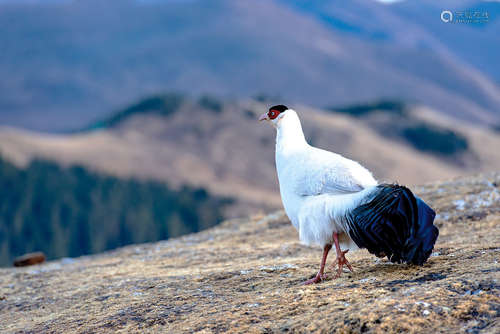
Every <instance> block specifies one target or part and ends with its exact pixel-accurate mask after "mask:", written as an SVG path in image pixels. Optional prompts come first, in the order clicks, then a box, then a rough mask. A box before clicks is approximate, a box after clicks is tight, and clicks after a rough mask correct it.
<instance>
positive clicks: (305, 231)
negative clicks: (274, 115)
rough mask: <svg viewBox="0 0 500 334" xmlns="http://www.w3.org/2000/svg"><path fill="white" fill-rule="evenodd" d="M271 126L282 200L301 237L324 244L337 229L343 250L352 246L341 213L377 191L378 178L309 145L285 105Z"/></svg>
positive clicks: (290, 111)
mask: <svg viewBox="0 0 500 334" xmlns="http://www.w3.org/2000/svg"><path fill="white" fill-rule="evenodd" d="M273 124H274V125H275V127H276V129H277V136H276V168H277V171H278V179H279V184H280V193H281V199H282V201H283V206H284V208H285V211H286V213H287V215H288V217H289V218H290V220H291V221H292V224H293V225H294V226H295V228H296V229H297V230H298V231H299V235H300V240H301V241H302V242H304V243H306V244H317V245H320V246H322V247H323V246H325V245H326V244H331V243H332V234H333V233H334V232H337V233H339V234H340V243H341V245H342V246H343V247H344V248H354V247H356V246H355V244H354V242H353V241H352V240H351V239H350V238H349V237H348V235H347V233H346V232H347V231H346V226H344V224H343V219H342V217H343V215H345V213H346V212H347V211H348V210H351V209H353V208H354V207H356V206H357V205H359V204H360V203H361V202H362V201H363V199H364V198H366V197H367V195H369V194H370V193H371V192H372V191H373V190H374V189H375V186H376V185H377V181H376V180H375V179H374V178H373V176H372V174H371V173H370V172H369V171H368V170H367V169H366V168H364V167H363V166H361V165H360V164H359V163H357V162H355V161H353V160H349V159H346V158H344V157H342V156H341V155H339V154H335V153H332V152H328V151H325V150H321V149H318V148H316V147H312V146H310V145H309V144H308V143H307V141H306V139H305V137H304V133H303V131H302V126H301V124H300V120H299V117H298V116H297V113H296V112H295V111H293V110H291V109H288V110H287V111H286V112H284V113H282V114H280V116H279V117H278V119H276V120H275V121H274V122H273Z"/></svg>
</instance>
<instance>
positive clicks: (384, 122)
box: [0, 93, 500, 217]
mask: <svg viewBox="0 0 500 334" xmlns="http://www.w3.org/2000/svg"><path fill="white" fill-rule="evenodd" d="M260 100H261V101H263V102H258V101H254V100H224V99H220V98H217V97H215V96H210V95H204V96H200V97H196V98H195V97H189V96H187V95H181V94H178V93H167V94H158V95H152V96H150V97H147V98H144V99H142V100H139V101H137V102H135V103H132V104H131V105H130V106H129V107H125V108H123V109H121V110H117V111H116V112H113V113H110V114H109V115H108V116H106V117H102V118H100V119H98V120H95V121H93V122H91V123H90V124H89V125H88V126H85V127H83V128H82V129H80V130H79V131H76V132H74V133H70V134H58V135H56V134H47V133H40V132H32V131H26V130H20V129H15V128H9V127H3V128H1V127H0V154H2V155H3V156H4V157H5V158H6V159H8V160H9V161H12V162H14V163H15V164H16V165H17V166H20V167H23V166H27V165H28V164H29V162H30V161H31V160H32V159H34V158H37V157H38V158H42V159H47V160H51V161H55V162H57V163H59V164H61V165H63V166H71V165H74V164H78V165H83V166H86V167H87V168H90V169H92V170H95V171H102V172H106V173H110V174H112V175H116V176H119V177H131V176H133V177H136V178H139V179H142V180H152V179H153V180H161V181H166V182H168V184H169V185H170V186H172V187H174V188H178V187H182V186H183V185H185V184H188V185H192V186H194V187H202V188H204V189H206V190H207V191H209V192H210V193H212V194H214V195H217V196H227V197H230V198H234V199H236V200H237V201H236V202H234V203H233V204H231V205H228V206H227V207H225V209H224V210H223V211H224V216H225V217H239V216H242V215H247V214H253V213H256V212H264V211H268V210H270V209H274V208H279V207H281V199H280V197H279V192H278V184H277V177H276V169H275V165H274V145H275V144H274V140H275V139H274V138H275V133H274V130H273V129H272V128H271V127H270V126H268V125H267V124H263V123H258V122H257V117H258V115H259V114H261V113H262V112H264V111H266V110H267V108H268V107H269V105H271V104H273V103H278V102H281V101H272V100H266V98H265V97H260ZM293 107H294V108H295V109H296V110H297V112H298V113H299V115H300V117H301V119H302V123H303V126H304V131H305V134H306V137H307V139H308V140H309V142H310V143H311V144H313V145H315V146H319V147H321V148H325V149H328V150H331V151H334V152H338V153H340V154H343V155H344V156H346V157H348V158H352V159H355V160H357V161H360V162H361V163H362V164H363V165H365V166H367V167H368V168H369V169H370V170H372V171H373V172H374V174H375V176H376V178H377V179H379V180H385V181H399V182H402V183H407V184H416V183H419V182H420V183H421V182H427V181H434V180H437V179H445V178H450V177H453V176H458V175H464V174H470V173H474V172H480V171H490V170H494V169H495V168H497V166H498V165H499V164H500V153H499V152H497V150H492V149H491V148H492V147H497V146H500V133H499V132H495V131H494V130H489V129H486V128H482V127H478V128H476V127H474V126H471V125H468V124H466V123H461V122H457V121H455V120H453V119H449V118H445V117H443V116H442V115H441V114H439V113H436V112H434V111H432V110H431V109H429V108H426V107H423V106H419V105H412V104H406V103H402V102H398V101H392V100H385V101H374V102H371V103H365V104H356V105H350V106H349V105H344V106H339V107H334V108H332V109H329V110H320V109H314V108H311V107H307V106H303V105H294V106H293Z"/></svg>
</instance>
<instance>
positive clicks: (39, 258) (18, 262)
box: [14, 252, 45, 267]
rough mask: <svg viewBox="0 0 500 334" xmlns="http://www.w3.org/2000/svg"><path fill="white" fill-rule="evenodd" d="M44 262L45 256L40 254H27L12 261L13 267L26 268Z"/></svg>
mask: <svg viewBox="0 0 500 334" xmlns="http://www.w3.org/2000/svg"><path fill="white" fill-rule="evenodd" d="M42 262H45V254H43V253H42V252H35V253H28V254H24V255H23V256H20V257H18V258H16V259H15V260H14V267H26V266H32V265H34V264H38V263H42Z"/></svg>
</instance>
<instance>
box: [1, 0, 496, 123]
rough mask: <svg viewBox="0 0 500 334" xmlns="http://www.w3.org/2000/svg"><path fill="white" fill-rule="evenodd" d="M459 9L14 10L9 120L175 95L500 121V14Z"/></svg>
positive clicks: (8, 9)
mask: <svg viewBox="0 0 500 334" xmlns="http://www.w3.org/2000/svg"><path fill="white" fill-rule="evenodd" d="M445 5H446V6H452V8H460V7H461V6H463V7H466V8H469V7H471V6H472V7H474V6H476V3H475V2H473V1H471V2H468V1H460V2H455V3H452V2H450V1H447V2H446V3H443V2H439V3H438V4H433V2H431V1H418V2H411V1H402V2H401V3H397V4H392V5H386V4H382V3H379V2H377V1H350V2H345V1H340V2H339V1H336V2H324V1H322V2H320V1H293V2H288V1H267V0H266V1H263V0H257V1H243V2H241V1H230V0H214V1H202V0H194V1H132V0H110V1H105V2H103V1H99V0H85V1H50V2H44V1H35V2H23V3H18V2H14V1H9V2H4V3H0V29H1V31H2V32H3V33H2V34H0V45H1V46H2V55H1V57H0V123H1V124H8V125H13V126H19V127H25V128H31V129H38V130H49V131H56V130H57V131H65V130H68V129H76V128H81V127H82V126H84V125H85V124H88V123H89V122H90V121H92V120H95V119H99V118H102V117H103V115H105V114H106V113H107V112H108V111H109V110H117V109H119V108H120V106H123V105H126V104H127V103H129V101H131V100H138V99H140V98H141V97H143V96H145V95H150V94H152V93H154V92H157V91H165V90H178V91H183V92H189V93H191V94H193V95H199V94H203V93H209V94H214V95H217V96H223V97H235V98H248V97H249V96H255V95H256V94H260V93H265V94H268V95H275V96H276V95H277V96H281V97H282V98H283V99H284V100H286V101H291V102H290V103H302V104H306V105H311V106H314V107H316V108H318V107H324V106H327V105H344V104H351V103H357V102H359V101H371V100H375V99H380V98H387V97H389V98H398V99H401V100H404V101H410V102H415V103H418V104H424V105H428V106H431V107H433V109H434V110H436V111H439V112H443V113H445V114H447V115H451V116H453V117H457V118H460V119H465V120H469V121H473V122H476V123H477V122H480V123H483V124H486V123H488V124H489V123H500V115H499V114H498V106H499V105H500V89H499V86H498V82H499V80H500V79H499V78H500V74H499V66H498V61H497V59H498V56H499V51H498V50H499V48H498V43H497V31H498V29H499V26H498V24H499V22H500V21H499V20H497V19H496V17H497V16H498V15H497V13H499V12H500V11H499V10H498V9H497V8H498V7H497V5H496V4H488V5H487V8H486V9H487V10H488V11H489V12H490V13H491V22H489V23H488V24H486V25H483V26H470V25H459V24H453V25H448V26H446V25H445V24H443V22H441V20H440V19H439V17H440V11H441V10H442V8H441V6H445ZM484 6H486V5H485V4H481V8H482V7H484Z"/></svg>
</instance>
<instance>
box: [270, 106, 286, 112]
mask: <svg viewBox="0 0 500 334" xmlns="http://www.w3.org/2000/svg"><path fill="white" fill-rule="evenodd" d="M271 110H276V111H279V112H280V113H282V112H284V111H286V110H288V107H287V106H284V105H282V104H278V105H276V106H274V107H271V108H269V111H271Z"/></svg>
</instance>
